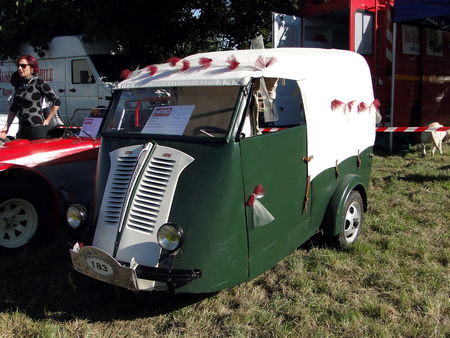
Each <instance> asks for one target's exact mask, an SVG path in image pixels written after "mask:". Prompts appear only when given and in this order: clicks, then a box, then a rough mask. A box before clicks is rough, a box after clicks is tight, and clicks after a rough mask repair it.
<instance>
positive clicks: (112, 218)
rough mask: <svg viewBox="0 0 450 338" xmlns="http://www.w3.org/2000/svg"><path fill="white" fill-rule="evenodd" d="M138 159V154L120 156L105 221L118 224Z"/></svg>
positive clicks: (113, 173)
mask: <svg viewBox="0 0 450 338" xmlns="http://www.w3.org/2000/svg"><path fill="white" fill-rule="evenodd" d="M137 161H138V157H137V156H130V157H123V156H121V157H118V158H117V162H116V166H115V168H114V170H113V172H112V173H111V174H112V180H111V185H110V190H109V192H108V195H107V199H106V201H105V202H106V203H105V205H104V214H103V221H104V222H105V223H107V224H110V225H117V224H118V223H119V221H120V215H121V212H122V209H123V204H124V201H125V197H126V194H127V190H128V186H129V184H130V180H131V177H132V176H133V172H134V168H135V167H136V163H137Z"/></svg>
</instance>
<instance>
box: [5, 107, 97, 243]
mask: <svg viewBox="0 0 450 338" xmlns="http://www.w3.org/2000/svg"><path fill="white" fill-rule="evenodd" d="M86 111H87V112H89V110H84V116H87V114H86ZM79 113H80V114H81V113H82V112H79ZM78 117H79V115H78ZM100 121H101V118H92V117H88V118H87V119H86V120H85V121H84V124H83V128H81V130H80V132H79V135H80V136H78V135H76V134H74V133H73V132H70V131H69V129H68V130H67V131H66V132H65V133H64V135H63V136H62V137H60V138H54V139H41V140H35V141H28V140H13V141H10V142H6V143H4V144H3V145H2V146H0V187H1V193H0V249H9V250H14V249H19V248H21V247H23V246H25V245H27V244H28V243H30V242H32V241H33V240H35V239H36V238H38V237H39V235H40V234H43V233H46V232H47V231H53V230H56V229H57V228H58V227H59V226H60V225H61V224H60V223H61V221H60V220H61V219H62V217H61V216H62V215H64V214H65V212H66V209H67V207H68V206H69V205H70V204H73V203H80V204H83V205H88V204H89V201H90V199H91V194H92V192H93V186H94V176H95V167H96V163H97V154H98V148H99V146H100V138H98V137H92V136H91V135H92V134H91V133H90V132H89V131H88V130H89V125H94V129H92V128H91V131H92V130H95V127H96V128H97V130H98V127H99V125H100ZM85 126H87V127H88V128H87V129H86V130H85ZM94 134H95V136H97V133H96V132H95V133H94ZM81 135H85V136H81ZM88 135H89V136H88Z"/></svg>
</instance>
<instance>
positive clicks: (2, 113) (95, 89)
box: [0, 36, 130, 136]
mask: <svg viewBox="0 0 450 338" xmlns="http://www.w3.org/2000/svg"><path fill="white" fill-rule="evenodd" d="M20 55H33V56H34V57H36V58H37V60H38V62H39V74H38V75H39V77H41V78H42V79H43V80H45V81H46V82H48V83H49V84H50V86H51V87H52V88H53V90H54V91H55V93H56V94H57V95H58V96H59V98H60V99H61V108H60V109H59V115H60V116H61V118H62V119H63V122H64V123H68V122H69V120H70V117H71V116H72V114H73V112H74V111H75V109H80V108H92V107H96V106H108V103H109V99H110V97H111V92H112V89H113V88H114V86H115V85H116V84H117V82H118V81H120V78H119V77H120V73H121V71H122V70H123V69H127V68H129V67H130V64H129V62H128V57H127V56H126V55H123V54H118V53H114V52H113V51H112V44H111V43H110V42H105V41H95V42H93V43H90V42H86V41H84V40H83V37H82V36H59V37H55V38H53V39H52V40H51V42H50V43H49V49H48V50H46V51H45V56H44V57H43V58H40V57H39V56H38V55H37V53H36V52H35V51H34V49H33V47H32V46H30V45H23V46H22V47H21V50H20ZM15 61H16V60H13V59H8V60H6V61H2V62H0V127H1V126H3V125H4V124H5V121H6V117H7V114H8V111H9V103H8V99H9V97H10V95H11V94H13V92H14V88H13V86H12V85H11V84H10V79H11V75H12V74H13V73H14V72H15V71H16V63H15ZM16 132H17V118H16V119H15V121H14V122H13V125H12V126H11V128H10V130H9V135H11V136H15V134H16Z"/></svg>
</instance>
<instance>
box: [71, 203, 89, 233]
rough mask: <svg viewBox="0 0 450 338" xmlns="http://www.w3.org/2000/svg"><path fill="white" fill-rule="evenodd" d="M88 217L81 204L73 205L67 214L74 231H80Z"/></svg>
mask: <svg viewBox="0 0 450 338" xmlns="http://www.w3.org/2000/svg"><path fill="white" fill-rule="evenodd" d="M86 217H87V209H86V207H85V206H83V205H81V204H73V205H71V206H70V207H69V208H68V209H67V212H66V220H67V223H68V224H69V226H70V227H71V228H73V229H78V228H79V227H80V226H81V225H82V224H84V222H85V221H86Z"/></svg>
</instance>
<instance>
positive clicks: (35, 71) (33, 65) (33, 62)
mask: <svg viewBox="0 0 450 338" xmlns="http://www.w3.org/2000/svg"><path fill="white" fill-rule="evenodd" d="M23 59H25V60H27V62H28V64H29V65H30V67H31V69H32V72H31V73H32V74H33V75H37V74H38V72H39V64H38V61H37V60H36V58H35V57H34V56H32V55H22V56H19V57H18V58H17V60H16V66H18V65H19V61H20V60H23Z"/></svg>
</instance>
